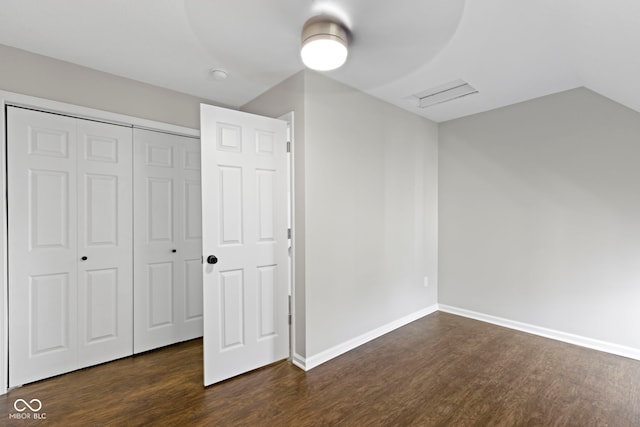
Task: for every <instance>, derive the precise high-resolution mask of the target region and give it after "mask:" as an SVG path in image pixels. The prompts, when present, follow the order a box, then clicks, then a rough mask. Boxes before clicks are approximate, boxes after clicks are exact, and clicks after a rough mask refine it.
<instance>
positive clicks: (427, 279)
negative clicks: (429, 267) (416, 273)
mask: <svg viewBox="0 0 640 427" xmlns="http://www.w3.org/2000/svg"><path fill="white" fill-rule="evenodd" d="M424 287H425V288H428V287H429V277H428V276H424Z"/></svg>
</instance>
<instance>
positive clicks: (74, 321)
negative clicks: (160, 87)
mask: <svg viewBox="0 0 640 427" xmlns="http://www.w3.org/2000/svg"><path fill="white" fill-rule="evenodd" d="M7 118H8V121H7V124H8V126H7V129H8V147H7V154H8V167H7V181H8V188H9V191H8V221H9V235H8V245H9V265H8V271H9V367H10V368H9V385H10V386H16V385H20V384H24V383H28V382H32V381H36V380H39V379H42V378H46V377H50V376H53V375H57V374H60V373H63V372H68V371H71V370H74V369H78V368H81V367H83V366H87V365H90V364H94V363H99V362H102V361H105V360H110V359H113V358H116V357H122V356H125V355H127V354H131V353H132V342H131V328H132V325H131V305H132V301H131V297H130V296H131V293H130V292H131V291H130V289H131V274H130V271H131V249H130V248H131V241H130V236H131V219H130V212H131V193H130V190H129V191H127V190H126V189H124V187H126V185H127V184H126V183H127V181H128V182H129V183H130V181H131V131H130V130H127V129H126V128H122V127H119V126H115V125H103V124H96V123H91V122H86V121H83V120H79V119H74V118H69V117H65V116H60V115H54V114H49V113H42V112H36V111H30V110H25V109H20V108H8V110H7ZM114 150H115V154H114ZM109 156H111V159H112V163H114V164H115V166H113V167H111V168H100V167H97V166H95V165H94V163H97V161H96V159H97V158H98V157H100V158H101V160H100V161H103V162H104V161H105V160H106V159H107V158H108V157H109ZM114 159H115V160H114ZM114 185H115V187H114ZM129 187H130V184H129ZM114 205H117V208H115V209H116V212H114ZM127 211H128V212H127ZM123 212H124V213H123ZM121 215H122V218H120V216H121ZM114 230H117V231H114ZM114 232H115V233H116V234H115V235H112V236H110V237H108V234H109V233H114ZM127 239H129V240H128V242H127ZM114 246H115V247H114ZM79 249H81V251H80V250H79ZM120 251H122V253H120ZM116 253H117V255H116ZM83 256H86V257H87V258H88V259H87V261H84V262H83V261H81V258H82V257H83Z"/></svg>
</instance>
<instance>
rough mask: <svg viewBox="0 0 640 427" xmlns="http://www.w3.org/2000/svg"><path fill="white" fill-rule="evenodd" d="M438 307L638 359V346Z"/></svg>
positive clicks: (511, 327)
mask: <svg viewBox="0 0 640 427" xmlns="http://www.w3.org/2000/svg"><path fill="white" fill-rule="evenodd" d="M438 308H439V310H440V311H443V312H445V313H451V314H455V315H458V316H463V317H468V318H470V319H475V320H480V321H482V322H487V323H492V324H494V325H498V326H504V327H505V328H510V329H515V330H518V331H522V332H527V333H530V334H533V335H539V336H541V337H545V338H550V339H553V340H556V341H562V342H566V343H569V344H575V345H579V346H581V347H586V348H590V349H593V350H598V351H603V352H605V353H611V354H615V355H618V356H623V357H627V358H629V359H635V360H640V349H638V348H633V347H627V346H623V345H619V344H614V343H610V342H606V341H600V340H596V339H593V338H587V337H583V336H580V335H574V334H570V333H567V332H562V331H557V330H554V329H547V328H543V327H540V326H535V325H530V324H528V323H522V322H516V321H514V320H509V319H504V318H502V317H496V316H491V315H488V314H483V313H478V312H475V311H470V310H465V309H463V308H458V307H452V306H449V305H444V304H439V305H438Z"/></svg>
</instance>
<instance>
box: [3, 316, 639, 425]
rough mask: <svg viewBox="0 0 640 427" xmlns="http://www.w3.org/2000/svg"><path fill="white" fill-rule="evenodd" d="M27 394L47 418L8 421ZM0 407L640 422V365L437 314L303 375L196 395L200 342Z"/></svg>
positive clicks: (98, 416)
mask: <svg viewBox="0 0 640 427" xmlns="http://www.w3.org/2000/svg"><path fill="white" fill-rule="evenodd" d="M34 398H36V399H40V400H41V402H42V409H41V411H40V413H41V414H46V419H45V420H33V419H31V420H29V419H15V418H10V417H9V415H10V414H12V413H15V412H16V411H15V409H14V408H13V405H14V402H15V401H16V399H24V400H26V401H29V400H30V399H34ZM0 411H1V415H0V416H1V418H0V425H7V426H30V425H61V426H102V425H105V426H106V425H108V426H137V425H140V426H143V425H144V426H150V425H167V426H204V425H207V426H236V425H239V426H245V425H246V426H414V425H415V426H581V427H583V426H585V427H586V426H616V427H618V426H640V362H638V361H634V360H630V359H625V358H622V357H617V356H612V355H609V354H605V353H600V352H597V351H593V350H588V349H584V348H580V347H576V346H572V345H569V344H564V343H560V342H557V341H553V340H548V339H544V338H540V337H537V336H533V335H528V334H525V333H521V332H517V331H512V330H509V329H504V328H500V327H497V326H493V325H489V324H486V323H481V322H477V321H474V320H469V319H465V318H462V317H457V316H453V315H450V314H445V313H435V314H433V315H431V316H428V317H426V318H423V319H421V320H418V321H416V322H414V323H411V324H409V325H407V326H405V327H403V328H400V329H398V330H396V331H394V332H392V333H390V334H387V335H385V336H384V337H381V338H379V339H377V340H375V341H372V342H370V343H368V344H366V345H364V346H361V347H359V348H358V349H356V350H354V351H352V352H350V353H347V354H345V355H343V356H341V357H338V358H336V359H334V360H332V361H330V362H328V363H326V364H324V365H322V366H319V367H317V368H315V369H313V370H312V371H309V372H307V373H305V372H303V371H301V370H300V369H298V368H296V367H295V366H293V365H291V364H290V363H288V362H280V363H277V364H274V365H272V366H269V367H266V368H263V369H260V370H258V371H255V372H252V373H250V374H246V375H243V376H240V377H237V378H234V379H231V380H228V381H226V382H223V383H221V384H218V385H215V386H213V387H208V388H203V386H202V343H201V341H200V340H195V341H191V342H187V343H183V344H179V345H175V346H172V347H168V348H164V349H160V350H157V351H153V352H150V353H146V354H143V355H140V356H134V357H130V358H126V359H122V360H118V361H115V362H111V363H107V364H104V365H100V366H97V367H93V368H90V369H85V370H82V371H78V372H73V373H70V374H66V375H62V376H59V377H56V378H52V379H48V380H44V381H40V382H37V383H34V384H30V385H26V386H24V387H21V388H18V389H15V390H12V391H11V392H9V393H8V394H7V395H5V396H0ZM26 412H29V411H28V410H27V411H26Z"/></svg>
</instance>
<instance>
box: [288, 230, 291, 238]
mask: <svg viewBox="0 0 640 427" xmlns="http://www.w3.org/2000/svg"><path fill="white" fill-rule="evenodd" d="M290 238H291V229H290V228H287V239H290Z"/></svg>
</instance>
